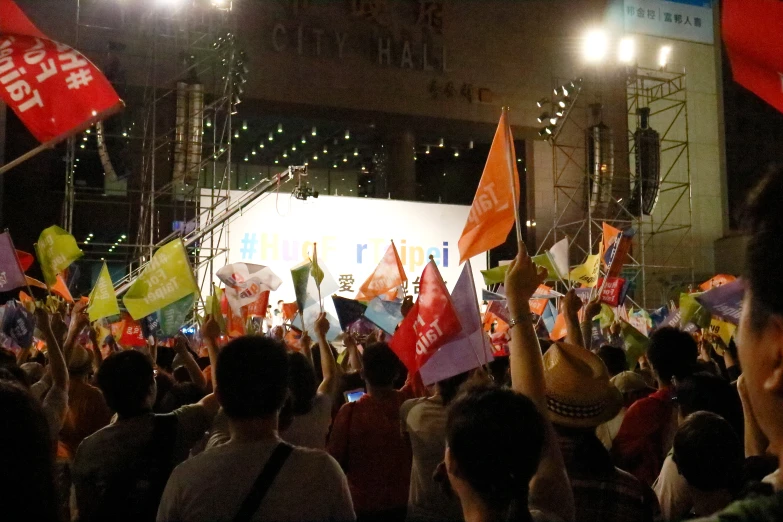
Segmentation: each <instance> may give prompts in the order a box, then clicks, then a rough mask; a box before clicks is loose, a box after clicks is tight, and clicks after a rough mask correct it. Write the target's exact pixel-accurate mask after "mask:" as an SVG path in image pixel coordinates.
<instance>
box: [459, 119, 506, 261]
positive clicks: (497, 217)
mask: <svg viewBox="0 0 783 522" xmlns="http://www.w3.org/2000/svg"><path fill="white" fill-rule="evenodd" d="M512 184H513V185H512ZM512 187H513V190H512ZM515 196H516V199H515ZM518 198H519V172H517V160H516V152H515V151H514V137H513V136H512V135H511V126H510V125H509V123H508V114H507V112H506V111H505V110H504V111H503V113H502V114H501V115H500V121H499V122H498V128H497V130H496V131H495V137H494V139H493V140H492V146H491V147H490V149H489V155H488V156H487V163H486V165H485V166H484V172H483V173H482V174H481V181H480V182H479V186H478V189H477V190H476V195H475V197H474V198H473V204H472V205H471V207H470V213H469V214H468V221H467V223H465V228H464V229H463V231H462V236H461V237H460V238H459V257H460V263H464V262H465V261H466V260H468V259H470V258H471V257H473V256H475V255H478V254H481V253H483V252H486V251H487V250H489V249H491V248H495V247H496V246H498V245H501V244H503V243H505V241H506V238H507V237H508V233H509V232H510V231H511V227H513V226H514V215H515V212H514V209H515V207H516V206H517V205H519V199H518Z"/></svg>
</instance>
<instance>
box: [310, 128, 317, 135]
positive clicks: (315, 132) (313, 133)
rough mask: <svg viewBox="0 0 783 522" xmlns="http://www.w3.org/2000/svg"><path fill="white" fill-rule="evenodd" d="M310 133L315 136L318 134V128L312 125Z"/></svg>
mask: <svg viewBox="0 0 783 522" xmlns="http://www.w3.org/2000/svg"><path fill="white" fill-rule="evenodd" d="M310 134H311V135H313V136H315V135H317V134H318V130H317V129H316V128H315V127H313V130H311V131H310Z"/></svg>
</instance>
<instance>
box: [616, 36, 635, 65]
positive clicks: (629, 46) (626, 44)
mask: <svg viewBox="0 0 783 522" xmlns="http://www.w3.org/2000/svg"><path fill="white" fill-rule="evenodd" d="M617 59H618V60H620V63H624V64H632V63H633V61H634V60H635V59H636V42H634V40H633V38H629V37H627V36H626V37H625V38H623V39H622V40H620V44H619V47H618V48H617Z"/></svg>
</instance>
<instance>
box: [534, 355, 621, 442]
mask: <svg viewBox="0 0 783 522" xmlns="http://www.w3.org/2000/svg"><path fill="white" fill-rule="evenodd" d="M544 377H545V378H546V400H547V407H548V409H549V418H550V419H551V420H552V423H554V424H557V425H559V426H565V427H571V428H594V427H596V426H599V425H600V424H603V423H604V422H607V421H609V420H611V419H613V418H614V417H615V416H616V415H617V413H618V412H619V411H620V408H622V405H623V397H622V395H621V394H620V392H619V391H618V390H617V388H615V387H614V386H613V385H612V383H611V382H610V381H609V372H608V370H607V369H606V365H605V364H604V362H603V361H602V360H601V359H600V358H599V357H598V356H597V355H595V354H594V353H592V352H590V351H589V350H586V349H584V348H582V347H580V346H573V345H570V344H565V343H555V344H553V345H552V346H551V347H550V348H549V350H547V352H546V354H544Z"/></svg>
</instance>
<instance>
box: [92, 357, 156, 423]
mask: <svg viewBox="0 0 783 522" xmlns="http://www.w3.org/2000/svg"><path fill="white" fill-rule="evenodd" d="M154 378H155V374H154V371H153V368H152V363H151V362H150V360H149V358H148V357H147V356H146V355H144V354H143V353H141V352H137V351H134V350H126V351H123V352H115V353H113V354H111V355H109V356H108V357H107V358H106V360H105V361H103V363H102V364H101V367H100V369H99V370H98V375H97V378H96V380H97V382H98V387H99V388H100V389H101V391H102V392H103V396H104V397H105V398H106V404H108V405H109V408H111V409H112V410H114V411H116V412H117V413H118V414H119V415H123V416H132V415H138V414H140V413H143V412H144V411H146V410H147V409H148V405H147V398H148V397H149V394H150V390H151V388H152V383H153V382H154Z"/></svg>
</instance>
